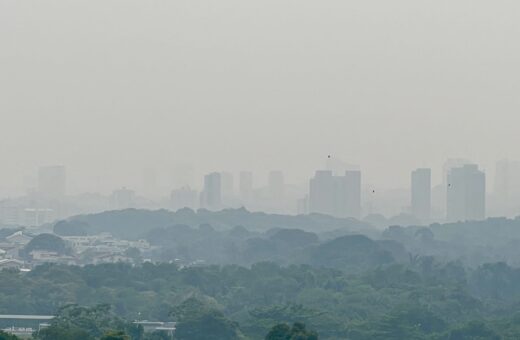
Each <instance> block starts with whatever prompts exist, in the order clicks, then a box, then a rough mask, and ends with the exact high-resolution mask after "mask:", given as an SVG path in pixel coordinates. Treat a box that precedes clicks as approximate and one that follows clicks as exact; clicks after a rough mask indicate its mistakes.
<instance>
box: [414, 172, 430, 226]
mask: <svg viewBox="0 0 520 340" xmlns="http://www.w3.org/2000/svg"><path fill="white" fill-rule="evenodd" d="M431 176H432V172H431V169H417V170H414V171H413V172H412V192H411V206H412V215H414V216H415V217H416V218H418V219H419V220H421V222H428V221H429V220H430V217H431V195H432V189H431V188H432V183H431Z"/></svg>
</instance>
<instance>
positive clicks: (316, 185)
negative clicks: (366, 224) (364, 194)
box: [308, 170, 361, 218]
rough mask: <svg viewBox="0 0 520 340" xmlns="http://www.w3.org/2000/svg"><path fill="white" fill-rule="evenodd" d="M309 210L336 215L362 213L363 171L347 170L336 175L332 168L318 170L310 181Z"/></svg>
mask: <svg viewBox="0 0 520 340" xmlns="http://www.w3.org/2000/svg"><path fill="white" fill-rule="evenodd" d="M308 204H309V207H308V208H309V212H310V213H320V214H326V215H331V216H336V217H354V218H359V217H360V215H361V172H360V171H346V172H345V175H344V176H334V175H333V172H332V171H331V170H318V171H316V174H315V176H314V178H311V180H310V182H309V203H308Z"/></svg>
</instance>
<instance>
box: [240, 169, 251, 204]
mask: <svg viewBox="0 0 520 340" xmlns="http://www.w3.org/2000/svg"><path fill="white" fill-rule="evenodd" d="M239 191H240V199H241V200H242V202H243V203H247V202H248V201H249V200H251V198H252V196H253V173H252V172H250V171H241V172H240V182H239Z"/></svg>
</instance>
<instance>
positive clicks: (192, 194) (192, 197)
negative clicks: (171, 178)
mask: <svg viewBox="0 0 520 340" xmlns="http://www.w3.org/2000/svg"><path fill="white" fill-rule="evenodd" d="M170 203H171V208H172V210H174V211H175V210H179V209H182V208H190V209H193V210H195V209H197V192H196V191H195V190H192V189H191V188H190V187H188V186H186V187H182V188H179V189H176V190H173V191H172V193H171V195H170Z"/></svg>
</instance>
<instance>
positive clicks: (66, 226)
mask: <svg viewBox="0 0 520 340" xmlns="http://www.w3.org/2000/svg"><path fill="white" fill-rule="evenodd" d="M89 230H90V226H89V225H88V223H86V222H83V221H78V220H70V221H59V222H57V223H56V224H55V225H54V228H53V231H54V233H55V234H57V235H60V236H86V235H88V234H89Z"/></svg>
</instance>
